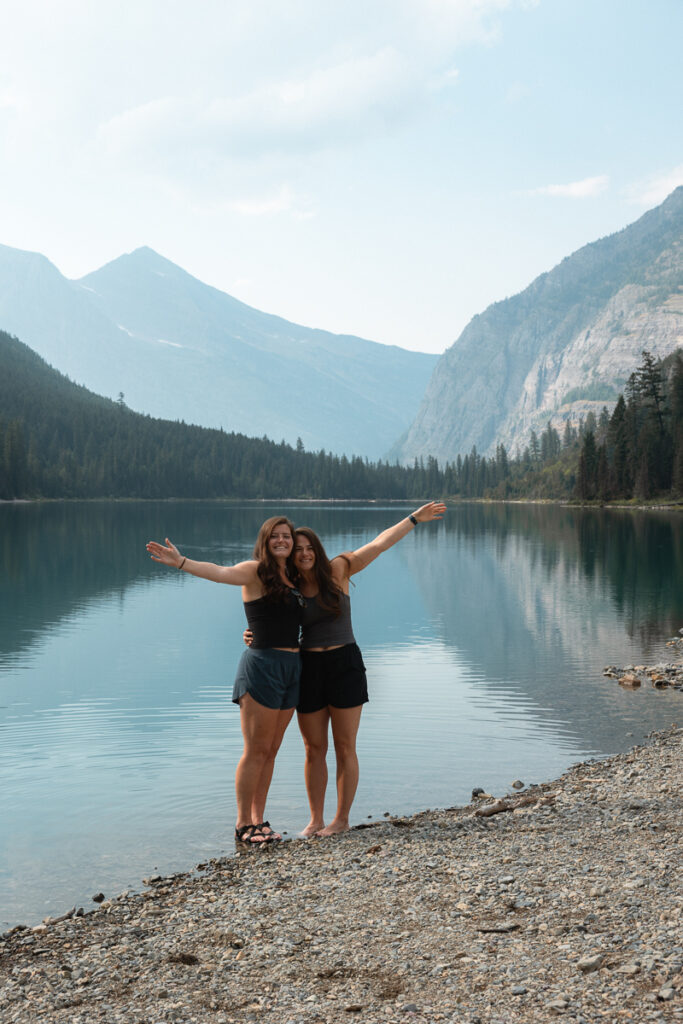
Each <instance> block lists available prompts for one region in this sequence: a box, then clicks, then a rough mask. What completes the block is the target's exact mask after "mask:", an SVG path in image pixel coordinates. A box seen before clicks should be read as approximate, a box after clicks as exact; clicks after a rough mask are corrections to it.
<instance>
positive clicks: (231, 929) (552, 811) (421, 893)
mask: <svg viewBox="0 0 683 1024" xmlns="http://www.w3.org/2000/svg"><path fill="white" fill-rule="evenodd" d="M682 761H683V731H682V730H680V729H679V728H677V727H676V726H675V725H673V726H672V727H671V728H670V729H668V730H667V731H666V732H663V733H658V734H653V735H652V736H651V737H650V738H649V740H648V741H647V742H646V743H645V744H643V745H642V746H637V747H635V748H634V749H632V750H630V751H628V752H627V753H624V754H618V755H616V756H613V757H609V758H606V759H604V760H594V761H588V762H584V763H580V764H577V765H575V766H574V767H572V768H571V769H570V770H569V771H568V772H567V773H566V774H564V775H563V776H562V777H561V778H559V779H557V780H555V781H553V782H547V783H544V784H542V785H538V786H533V787H529V788H528V789H527V788H517V789H516V788H513V787H511V788H510V790H509V791H508V792H506V793H505V794H498V795H496V794H485V793H480V794H477V796H476V798H474V799H473V800H472V803H471V804H469V805H468V806H466V807H455V808H451V809H447V810H433V811H424V812H422V813H420V814H416V815H414V816H411V817H399V818H396V817H395V818H384V819H382V820H379V821H372V822H367V823H366V824H363V825H361V826H358V827H356V828H353V829H351V830H350V831H348V832H346V833H343V834H341V835H339V836H334V837H330V838H326V839H322V838H316V839H312V840H307V841H306V840H292V841H284V842H282V843H279V844H269V845H268V846H267V847H263V848H259V849H257V850H245V851H244V852H240V853H239V855H238V856H235V857H230V858H224V859H220V860H218V859H217V860H214V861H210V862H208V863H206V864H202V865H198V866H197V868H195V869H194V870H193V871H191V872H188V873H186V874H179V875H174V876H172V877H164V878H162V877H156V878H152V879H147V880H146V886H147V887H146V888H145V889H144V891H142V892H140V893H128V894H126V893H124V894H121V895H119V896H118V897H116V898H107V899H105V900H104V901H103V902H101V903H100V904H99V906H97V907H96V908H95V909H94V910H90V911H87V912H84V911H83V910H81V909H80V908H79V909H78V910H77V909H76V908H72V909H71V910H70V911H68V912H67V913H66V914H65V915H64V916H63V917H62V918H61V919H53V920H47V921H45V922H43V923H42V924H40V925H37V926H35V927H18V928H14V929H12V930H11V931H9V932H7V933H5V934H4V935H3V936H1V937H0V1020H1V1021H2V1022H3V1024H20V1022H21V1024H23V1022H26V1024H36V1022H43V1021H45V1022H50V1024H53V1022H54V1024H57V1022H69V1024H93V1022H96V1021H106V1022H109V1024H116V1022H125V1024H155V1022H167V1021H170V1022H175V1024H190V1022H204V1021H206V1022H209V1021H210V1022H212V1024H214V1022H215V1024H233V1022H234V1024H237V1022H240V1024H241V1022H244V1021H260V1020H267V1021H268V1022H269V1024H314V1022H339V1021H352V1020H360V1021H363V1022H378V1024H379V1022H382V1024H389V1022H397V1024H398V1022H401V1024H410V1022H418V1021H419V1022H436V1021H455V1022H463V1024H464V1022H467V1024H497V1022H500V1024H508V1022H510V1024H512V1022H520V1024H521V1022H524V1024H533V1022H537V1021H538V1022H541V1021H543V1022H546V1021H548V1020H551V1019H554V1018H555V1017H565V1018H566V1019H567V1020H571V1021H576V1022H593V1021H613V1022H623V1021H629V1020H633V1021H649V1020H652V1021H678V1020H680V1021H683V1000H682V999H681V990H682V989H683V887H682V886H681V866H682V863H683V861H682V858H681V842H680V840H681V822H682V821H683V813H682V812H683V801H682V799H681V796H682V794H681V779H682V778H683V771H682V768H683V764H682ZM517 785H518V787H519V786H521V782H520V783H518V784H517Z"/></svg>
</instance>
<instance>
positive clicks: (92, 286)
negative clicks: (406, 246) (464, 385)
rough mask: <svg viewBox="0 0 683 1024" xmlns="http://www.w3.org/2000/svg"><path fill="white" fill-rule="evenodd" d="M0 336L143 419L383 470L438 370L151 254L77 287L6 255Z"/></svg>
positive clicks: (426, 359)
mask: <svg viewBox="0 0 683 1024" xmlns="http://www.w3.org/2000/svg"><path fill="white" fill-rule="evenodd" d="M0 329H2V330H5V331H8V332H10V333H11V334H14V335H17V336H18V337H21V339H22V340H23V341H24V342H26V344H28V345H29V346H30V347H31V348H33V349H34V351H36V352H38V353H39V354H40V355H41V356H42V357H43V358H44V359H46V360H47V361H48V362H49V363H50V364H52V365H53V366H54V367H56V368H57V369H58V370H60V371H61V372H62V373H65V374H67V375H68V376H69V377H70V378H71V379H72V380H74V381H77V382H78V383H80V384H83V385H85V386H86V387H88V388H90V389H92V390H93V391H96V392H97V393H98V394H102V395H106V396H109V397H117V396H118V394H119V393H121V392H122V393H123V394H124V395H125V401H126V404H127V405H128V406H129V407H131V408H133V409H136V410H138V411H141V412H145V413H148V414H150V415H153V416H156V417H161V418H165V419H172V420H175V419H177V420H185V421H187V422H191V423H196V424H199V425H201V426H207V427H223V429H225V430H227V431H237V432H240V433H244V434H248V435H252V436H259V437H260V436H263V435H267V436H268V437H270V438H273V439H274V440H277V441H279V440H280V439H285V440H286V441H288V442H289V443H295V442H296V440H297V438H298V437H301V439H302V441H303V443H304V446H305V447H306V448H308V449H309V450H310V449H315V450H318V449H320V448H325V449H327V450H329V451H334V452H338V453H347V454H352V453H357V454H361V455H364V456H367V457H369V458H371V459H376V458H378V457H380V456H382V455H383V454H384V453H385V452H386V450H387V448H388V447H389V445H390V444H391V442H392V441H393V440H394V438H395V437H396V436H397V434H399V433H400V432H401V431H403V430H405V429H406V427H407V425H408V424H409V423H410V422H411V420H412V418H413V416H414V415H415V413H416V411H417V409H418V407H419V402H420V399H421V397H422V395H423V393H424V389H425V387H426V385H427V382H428V380H429V376H430V374H431V371H432V369H433V367H434V364H435V362H436V359H437V357H436V356H433V355H428V354H425V353H419V352H409V351H406V350H405V349H401V348H397V347H396V346H388V345H380V344H377V343H375V342H371V341H366V340H364V339H362V338H356V337H352V336H347V335H335V334H330V333H328V332H326V331H321V330H315V329H312V328H308V327H300V326H298V325H296V324H292V323H289V322H288V321H286V320H283V319H281V318H280V317H277V316H272V315H270V314H267V313H261V312H259V311H258V310H256V309H253V308H251V307H250V306H247V305H245V304H244V303H242V302H239V301H238V300H237V299H234V298H232V297H231V296H230V295H227V294H225V293H224V292H221V291H219V290H218V289H216V288H212V287H210V286H208V285H205V284H203V283H202V282H201V281H199V280H197V279H196V278H194V277H192V276H191V275H190V274H188V273H186V272H185V271H184V270H182V269H181V268H180V267H177V266H176V265H175V264H173V263H171V262H170V261H169V260H166V259H164V258H163V257H162V256H159V255H158V254H157V253H155V252H154V251H153V250H151V249H148V248H142V249H137V250H136V251H135V252H133V253H130V254H128V255H125V256H121V257H120V258H118V259H116V260H114V261H113V262H112V263H109V264H107V265H106V266H104V267H102V268H101V269H100V270H97V271H95V272H94V273H92V274H88V275H87V276H86V277H84V278H82V279H81V280H80V281H70V280H67V279H66V278H65V277H63V276H62V274H60V272H59V271H58V270H57V268H56V267H55V266H53V264H51V263H50V261H49V260H47V259H46V258H45V257H44V256H41V255H39V254H36V253H28V252H22V251H19V250H16V249H11V248H9V247H7V246H0Z"/></svg>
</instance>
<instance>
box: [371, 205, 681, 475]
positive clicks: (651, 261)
mask: <svg viewBox="0 0 683 1024" xmlns="http://www.w3.org/2000/svg"><path fill="white" fill-rule="evenodd" d="M681 346H683V187H680V188H677V189H676V190H675V191H674V192H673V193H672V194H671V195H670V196H669V197H668V199H666V200H665V202H664V203H662V204H661V206H659V207H657V208H656V209H654V210H651V211H649V212H648V213H646V214H645V215H644V216H643V217H641V218H640V219H639V220H637V221H636V222H635V223H634V224H631V225H630V226H629V227H626V228H624V229H623V230H622V231H619V232H617V233H616V234H614V235H610V236H609V237H607V238H603V239H601V240H599V241H597V242H593V243H592V244H590V245H586V246H584V248H582V249H579V250H578V251H577V252H575V253H574V254H573V255H571V256H568V257H567V258H566V259H564V260H563V261H562V263H560V264H559V266H557V267H555V268H554V269H553V270H551V271H550V272H549V273H546V274H541V276H540V277H538V278H536V280H535V281H534V282H533V283H532V284H531V285H529V287H528V288H527V289H526V290H525V291H523V292H521V293H520V294H519V295H515V296H513V297H512V298H509V299H505V300H504V301H503V302H497V303H494V305H492V306H489V308H488V309H487V310H486V311H485V312H484V313H481V314H480V315H478V316H475V317H474V318H473V319H472V320H471V321H470V323H469V324H468V325H467V327H466V328H465V330H464V331H463V332H462V334H461V335H460V337H459V338H458V339H457V341H456V342H455V343H454V344H453V345H452V346H451V348H449V349H448V350H447V351H446V352H445V353H444V355H443V356H441V358H440V359H439V362H438V363H437V365H436V367H435V369H434V373H433V374H432V379H431V381H430V383H429V386H428V388H427V391H426V393H425V396H424V398H423V401H422V405H421V406H420V410H419V412H418V414H417V416H416V418H415V420H414V422H413V424H412V426H411V427H410V429H409V430H408V431H407V433H406V434H405V435H403V437H401V438H400V439H399V440H398V441H397V442H396V443H395V445H394V446H393V448H392V449H391V450H390V453H389V454H390V457H392V458H399V459H400V460H401V461H403V462H410V461H412V460H413V459H414V458H415V457H416V456H428V455H433V456H435V457H436V458H438V459H439V460H440V461H444V460H446V459H450V460H453V459H455V458H456V456H457V455H458V454H462V455H464V454H465V453H467V452H469V451H470V450H471V449H472V447H473V446H476V448H477V450H478V452H479V453H480V454H493V453H495V449H496V446H497V445H499V444H504V445H505V446H506V448H507V450H508V451H509V452H511V453H513V454H514V452H515V450H516V449H518V448H519V449H520V450H522V449H523V448H524V447H525V446H526V445H527V444H528V443H529V436H530V432H531V431H532V430H536V432H537V433H540V432H541V431H542V430H543V429H544V428H545V426H546V424H547V422H548V420H552V422H553V425H554V426H555V427H556V428H557V429H559V430H560V433H561V432H562V428H563V426H564V423H565V421H566V420H570V421H572V423H576V422H577V421H578V419H579V417H580V416H582V415H583V416H585V415H586V413H587V412H588V411H589V410H591V409H592V410H593V411H595V412H596V413H598V412H599V411H600V409H601V408H602V406H603V405H606V406H607V407H608V408H611V407H612V406H613V405H614V402H615V400H616V398H617V395H618V392H619V391H621V390H623V386H624V384H625V382H626V381H627V380H628V377H629V376H630V374H631V373H632V372H633V370H634V369H635V368H636V366H637V365H638V364H639V363H640V361H641V353H642V351H643V350H644V349H646V350H648V351H650V352H651V353H652V354H653V355H654V356H656V357H662V356H664V355H667V354H668V353H670V352H672V351H673V350H674V349H676V348H678V347H681Z"/></svg>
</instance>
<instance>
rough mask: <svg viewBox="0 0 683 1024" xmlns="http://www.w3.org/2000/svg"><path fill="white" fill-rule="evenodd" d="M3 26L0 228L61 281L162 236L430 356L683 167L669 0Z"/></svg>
mask: <svg viewBox="0 0 683 1024" xmlns="http://www.w3.org/2000/svg"><path fill="white" fill-rule="evenodd" d="M0 26H1V30H0V140H1V145H2V160H1V162H0V242H1V243H4V244H6V245H11V246H16V247H17V248H20V249H31V250H36V251H39V252H42V253H44V254H45V255H46V256H48V257H49V258H50V259H51V260H52V261H53V262H54V263H55V264H56V265H57V266H58V268H59V269H60V270H61V271H62V273H64V274H66V275H67V276H68V277H79V276H81V275H83V274H85V273H87V272H88V271H90V270H94V269H96V268H97V267H99V266H101V265H102V264H103V263H106V262H107V261H109V260H111V259H113V258H115V257H116V256H119V255H121V253H123V252H130V251H131V250H132V249H135V248H137V247H138V246H141V245H149V246H151V247H152V248H153V249H156V250H157V251H158V252H160V253H161V254H162V255H164V256H167V257H168V258H169V259H171V260H173V261H174V262H175V263H178V264H179V265H180V266H182V267H184V268H185V269H186V270H188V271H189V272H190V273H192V274H194V275H195V276H197V277H199V278H201V279H202V280H203V281H206V282H208V283H209V284H213V285H215V286H216V287H218V288H221V289H223V290H224V291H227V292H229V293H231V294H232V295H235V296H236V297H237V298H239V299H242V300H243V301H244V302H248V303H249V304H251V305H253V306H256V307H257V308H259V309H262V310H265V311H267V312H271V313H278V314H280V315H281V316H284V317H286V318H288V319H290V320H295V321H297V322H299V323H302V324H306V325H308V326H313V327H322V328H325V329H327V330H332V331H339V332H349V333H353V334H359V335H361V336H363V337H366V338H371V339H373V340H375V341H382V342H387V343H396V344H400V345H403V346H405V347H407V348H415V349H424V350H426V351H433V352H441V351H443V349H444V348H446V347H447V346H448V345H450V344H451V343H452V342H453V341H454V340H455V338H456V337H457V335H458V334H459V333H460V331H461V330H462V328H463V327H464V326H465V324H466V323H467V321H468V320H469V319H470V317H471V316H473V315H474V314H475V313H478V312H481V311H482V310H483V309H484V308H485V307H486V306H487V305H488V304H489V303H490V302H493V301H495V300H497V299H502V298H505V297H506V296H508V295H512V294H514V293H515V292H517V291H519V290H521V289H522V288H524V287H525V286H526V285H527V284H528V283H529V282H530V281H531V280H532V279H533V278H534V277H535V276H537V275H538V274H539V273H541V272H542V271H544V270H549V269H550V268H551V267H552V266H554V265H555V264H556V263H557V262H559V260H561V259H562V258H563V257H564V256H565V255H568V254H569V253H570V252H572V251H574V250H575V249H577V248H579V247H580V246H582V245H584V244H585V243H586V242H590V241H593V240H595V239H596V238H599V237H602V236H603V235H606V234H609V233H611V232H613V231H616V230H618V229H619V228H621V227H624V226H625V225H626V224H628V223H630V222H632V221H633V220H635V219H637V217H639V216H640V215H641V214H642V213H643V212H644V211H645V210H646V209H648V208H649V207H651V206H654V205H656V204H657V203H659V202H660V201H661V200H662V199H664V197H665V196H666V195H667V194H668V193H669V192H670V191H671V190H672V189H673V188H674V187H675V186H676V185H677V184H681V183H683V131H682V130H681V110H682V109H683V92H682V88H681V80H682V72H681V50H680V44H681V39H683V3H682V2H681V0H362V2H359V0H344V2H340V0H335V2H330V0H285V2H283V0H249V2H248V3H247V2H236V0H215V2H211V0H194V2H193V3H190V2H189V0H184V2H182V3H180V2H176V0H164V2H163V3H162V2H160V0H136V2H135V3H130V4H124V3H121V2H116V3H113V2H111V0H98V2H93V0H60V2H59V3H56V2H55V0H21V3H15V4H12V5H11V6H10V5H6V9H5V10H4V11H3V16H2V19H1V20H0ZM1 326H2V325H1V324H0V327H1Z"/></svg>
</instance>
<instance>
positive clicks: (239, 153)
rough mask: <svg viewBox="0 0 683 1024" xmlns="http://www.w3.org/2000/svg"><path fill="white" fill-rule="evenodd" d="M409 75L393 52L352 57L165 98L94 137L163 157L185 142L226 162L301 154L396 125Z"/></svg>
mask: <svg viewBox="0 0 683 1024" xmlns="http://www.w3.org/2000/svg"><path fill="white" fill-rule="evenodd" d="M412 84H413V75H412V73H411V70H410V66H409V62H407V61H406V60H405V59H404V58H403V57H402V56H401V55H400V54H399V53H398V51H396V50H395V49H393V48H392V47H385V48H383V49H381V50H379V51H377V52H376V53H374V54H372V55H371V56H369V57H354V58H352V59H348V60H346V61H342V62H339V63H336V64H332V65H330V66H328V67H323V68H316V69H314V70H313V71H312V72H310V73H309V74H308V75H306V76H304V77H298V78H290V79H284V80H282V81H279V82H271V83H269V84H268V85H265V86H263V87H261V88H259V89H255V90H253V91H251V92H247V93H244V94H242V95H236V96H232V95H231V96H219V97H214V98H212V99H210V100H208V101H207V100H205V99H204V98H203V97H193V98H180V97H173V96H168V97H164V98H161V99H157V100H153V101H151V102H148V103H144V104H142V105H140V106H137V107H134V108H133V109H131V110H128V111H125V112H124V113H121V114H117V115H116V116H115V117H113V118H110V119H109V120H108V121H106V122H104V123H103V124H101V125H100V127H99V129H98V132H97V137H98V141H99V143H100V145H101V146H102V147H103V149H104V151H105V152H106V153H107V155H109V156H132V157H135V158H136V159H140V158H141V157H142V158H146V159H147V160H148V161H151V162H165V161H166V160H168V158H169V156H172V155H173V154H174V153H175V154H176V155H178V156H180V155H181V154H182V152H183V151H186V149H187V147H188V146H191V147H192V148H193V151H194V158H196V156H197V154H198V153H200V154H201V153H202V152H204V153H205V154H207V153H208V154H213V155H216V156H220V157H223V158H225V157H227V158H231V159H244V158H254V157H259V156H262V155H267V154H271V153H274V152H282V151H289V150H294V151H297V152H302V151H303V152H306V151H310V150H315V149H318V148H321V147H324V146H327V145H330V144H332V143H335V144H336V143H338V142H339V141H348V140H349V139H358V138H365V137H367V136H368V135H371V134H375V133H376V132H377V131H385V130H386V129H387V128H388V127H390V126H392V125H394V124H396V123H399V122H401V121H402V120H403V119H404V118H405V117H406V116H407V113H408V111H409V109H410V107H411V103H412V96H413V89H412Z"/></svg>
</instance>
